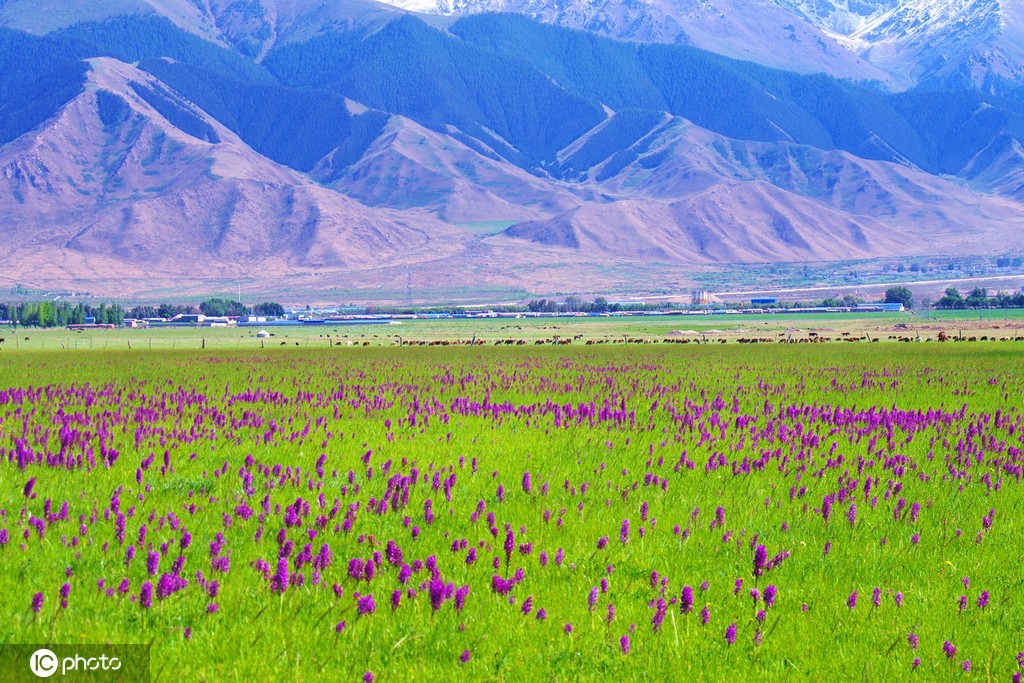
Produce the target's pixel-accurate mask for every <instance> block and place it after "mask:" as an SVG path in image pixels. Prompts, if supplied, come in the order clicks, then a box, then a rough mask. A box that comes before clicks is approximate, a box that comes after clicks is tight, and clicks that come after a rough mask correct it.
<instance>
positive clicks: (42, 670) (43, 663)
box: [28, 648, 59, 678]
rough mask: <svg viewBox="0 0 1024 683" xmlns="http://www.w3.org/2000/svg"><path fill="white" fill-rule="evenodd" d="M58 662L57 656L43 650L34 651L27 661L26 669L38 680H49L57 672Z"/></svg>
mask: <svg viewBox="0 0 1024 683" xmlns="http://www.w3.org/2000/svg"><path fill="white" fill-rule="evenodd" d="M58 665H59V660H58V659H57V655H55V654H53V652H52V651H50V650H47V649H45V648H43V649H40V650H36V651H35V652H33V653H32V657H31V658H30V659H29V660H28V668H30V669H32V673H34V674H35V675H36V676H39V678H49V677H50V676H52V675H53V674H55V673H56V672H57V668H58Z"/></svg>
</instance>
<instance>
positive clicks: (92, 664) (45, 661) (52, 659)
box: [28, 648, 121, 678]
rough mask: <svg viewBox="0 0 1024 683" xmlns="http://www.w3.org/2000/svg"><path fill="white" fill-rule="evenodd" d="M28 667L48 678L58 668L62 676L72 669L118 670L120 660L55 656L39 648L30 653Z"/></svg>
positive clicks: (113, 658) (40, 676) (102, 656)
mask: <svg viewBox="0 0 1024 683" xmlns="http://www.w3.org/2000/svg"><path fill="white" fill-rule="evenodd" d="M28 666H29V669H31V670H32V673H34V674H35V675H36V676H38V677H39V678H49V677H50V676H52V675H53V674H55V673H57V669H60V673H61V675H62V676H64V675H66V674H67V673H68V672H72V671H118V670H119V669H120V668H121V660H120V659H118V658H117V657H108V656H107V655H105V654H104V655H101V656H99V657H82V656H81V655H75V656H74V657H64V658H63V659H61V658H59V657H57V655H55V654H54V653H53V651H52V650H47V649H46V648H40V649H39V650H36V651H35V652H33V653H32V656H31V657H30V658H29V661H28Z"/></svg>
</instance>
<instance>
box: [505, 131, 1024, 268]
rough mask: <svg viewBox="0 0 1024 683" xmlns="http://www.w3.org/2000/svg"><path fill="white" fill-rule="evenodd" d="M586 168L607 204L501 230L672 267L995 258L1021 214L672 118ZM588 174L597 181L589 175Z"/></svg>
mask: <svg viewBox="0 0 1024 683" xmlns="http://www.w3.org/2000/svg"><path fill="white" fill-rule="evenodd" d="M623 156H624V155H623V154H622V153H620V154H619V155H617V156H616V157H613V158H611V159H609V160H606V161H603V162H601V163H600V164H598V165H597V166H595V167H594V168H592V169H591V170H590V172H589V177H590V178H591V180H590V187H592V188H593V189H594V191H595V192H597V191H600V192H602V193H604V195H605V196H606V197H607V198H608V199H610V200H611V201H608V202H605V203H596V204H595V203H590V204H587V205H584V206H581V207H580V208H577V209H574V210H570V211H566V212H563V213H562V214H560V215H558V216H555V217H553V218H551V219H548V220H541V221H532V222H526V223H521V224H518V225H514V226H512V227H510V228H509V229H508V230H506V231H505V232H504V234H503V235H502V236H501V237H500V238H495V239H494V242H495V243H496V244H497V243H505V241H506V240H508V239H512V240H526V241H529V242H532V243H534V244H538V245H544V246H549V247H551V246H561V247H564V248H566V249H571V250H573V251H574V252H576V253H581V254H582V253H585V254H593V253H603V254H605V255H607V256H616V255H617V256H620V257H622V258H633V259H651V258H653V259H657V260H667V261H676V262H694V263H710V262H767V261H797V260H815V261H817V260H834V259H850V258H870V257H876V256H894V255H910V254H923V253H933V254H949V253H963V252H967V253H996V252H1002V251H1005V250H1007V249H1013V248H1019V247H1021V246H1024V235H1022V234H1021V230H1020V228H1021V227H1024V211H1022V207H1021V206H1020V205H1019V204H1017V203H1015V202H1013V201H1011V200H1010V199H1008V198H1005V197H993V196H986V195H979V194H975V193H972V192H970V191H968V190H966V189H964V188H962V187H961V186H959V185H956V184H954V183H952V182H949V181H947V180H944V179H942V178H938V177H935V176H932V175H929V174H926V173H923V172H920V171H917V170H915V169H913V168H908V167H906V166H901V165H899V164H893V163H887V162H877V161H867V160H864V159H860V158H858V157H854V156H852V155H850V154H847V153H844V152H837V151H822V150H819V149H816V148H812V147H807V146H802V145H793V144H781V143H776V144H763V143H754V142H741V141H736V140H731V139H728V138H724V137H722V136H720V135H716V134H714V133H711V132H709V131H707V130H704V129H702V128H699V127H697V126H694V125H693V124H691V123H689V122H687V121H685V120H683V119H679V118H673V119H670V120H668V121H666V122H665V123H664V124H663V125H661V126H658V127H656V128H655V129H654V130H653V131H652V132H651V133H650V134H649V135H647V136H646V137H644V138H643V139H641V140H639V141H638V142H637V143H636V144H635V145H634V146H633V147H632V148H631V149H630V150H629V152H628V154H626V155H625V158H627V159H629V160H631V161H630V163H626V164H624V163H622V161H621V159H622V158H623ZM598 179H600V180H598Z"/></svg>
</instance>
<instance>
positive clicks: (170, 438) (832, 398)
mask: <svg viewBox="0 0 1024 683" xmlns="http://www.w3.org/2000/svg"><path fill="white" fill-rule="evenodd" d="M637 324H638V325H639V324H640V323H637ZM644 324H649V323H644ZM577 329H583V328H577ZM548 331H549V330H539V329H538V330H536V333H538V334H541V333H547V332H548ZM195 332H196V333H195V334H194V335H191V336H189V335H185V334H181V333H180V332H178V333H177V334H176V335H174V337H173V340H172V341H174V342H175V343H177V342H182V343H184V342H185V341H187V342H188V343H189V345H190V346H192V347H193V348H191V349H189V350H181V349H178V350H174V351H171V350H160V351H154V352H152V353H143V352H139V353H134V352H133V353H127V352H125V351H123V350H110V349H108V350H106V351H102V350H96V349H95V342H94V352H93V353H80V354H68V353H66V352H62V351H59V350H57V351H50V350H47V351H34V352H32V353H7V352H6V351H5V352H4V353H0V454H2V455H4V456H5V457H3V458H2V461H0V591H2V593H3V595H4V596H5V598H4V600H3V601H0V617H2V620H3V623H4V628H3V629H2V630H0V643H42V642H46V643H86V642H105V641H111V642H115V643H140V642H142V643H151V648H152V667H151V671H152V675H153V679H154V680H172V679H181V680H211V681H221V680H239V681H244V680H295V681H304V680H318V679H331V680H360V679H363V677H364V676H365V674H366V673H367V672H369V673H372V674H373V676H374V677H375V678H376V680H379V681H389V680H395V681H399V680H402V681H404V680H414V679H415V680H515V679H520V680H578V679H588V680H596V679H607V678H609V677H611V678H614V679H619V680H639V679H640V678H641V676H643V677H645V678H647V677H649V675H650V672H655V671H658V672H671V673H666V674H665V676H667V677H670V678H675V679H677V680H691V679H692V680H696V679H708V680H737V681H739V680H781V679H788V678H791V677H795V678H797V679H813V680H838V679H843V678H849V677H857V678H863V679H867V680H904V679H907V678H912V677H913V676H916V677H918V678H920V679H921V680H939V679H951V678H953V677H954V676H960V675H964V672H965V670H966V669H970V671H971V675H973V676H976V677H985V678H986V679H988V678H993V679H995V680H1009V679H1010V676H1011V674H1012V673H1013V672H1014V671H1017V670H1018V663H1017V661H1016V659H1015V657H1016V656H1017V654H1016V653H1017V652H1018V650H1019V649H1020V646H1021V643H1020V640H1019V636H1020V629H1019V628H1018V626H1019V625H1020V624H1021V623H1024V603H1022V602H1021V599H1020V595H1021V589H1022V588H1024V585H1022V579H1021V575H1020V564H1021V561H1022V559H1024V557H1022V555H1021V549H1020V543H1019V539H1020V538H1021V537H1022V535H1024V514H1022V513H1024V489H1022V484H1021V482H1022V473H1024V414H1022V413H1021V411H1020V408H1019V405H1018V404H1019V401H1018V400H1017V399H1018V397H1019V396H1020V395H1021V393H1022V392H1024V384H1022V382H1024V379H1022V378H1024V356H1022V355H1021V354H1020V352H1019V350H1018V348H1017V347H1016V346H1013V345H1006V344H989V345H979V344H976V345H966V344H956V345H954V344H941V345H940V344H931V345H923V344H920V345H918V344H915V345H900V344H890V345H885V346H882V345H875V344H854V345H839V344H834V345H813V346H811V345H807V346H792V345H786V346H770V347H752V346H741V345H739V344H733V345H726V346H720V345H701V346H699V347H695V346H691V347H684V348H679V347H669V346H664V345H661V346H653V345H651V346H646V345H645V346H640V347H627V346H616V347H580V346H574V347H569V348H562V347H559V348H552V347H543V348H536V347H533V346H529V347H519V348H494V347H487V348H465V347H462V348H431V349H424V348H387V349H381V348H361V347H360V348H348V347H344V348H335V347H332V348H331V349H328V348H326V345H325V346H324V347H323V348H309V347H308V346H306V347H300V348H297V349H296V348H294V346H292V347H291V348H290V349H289V350H288V351H287V352H284V351H282V352H279V353H270V352H268V351H265V350H259V349H252V348H250V349H247V350H223V349H217V350H211V349H209V348H208V349H207V350H206V351H202V350H198V349H196V348H194V347H195V342H196V341H198V340H199V339H201V336H200V332H199V331H195ZM524 332H525V330H524ZM170 336H171V335H170V333H168V337H170ZM98 338H99V337H98V336H97V337H95V339H98ZM112 338H117V339H123V338H124V337H123V336H120V333H119V336H117V337H112ZM52 339H56V336H54V337H52ZM224 343H227V340H226V339H225V340H224ZM133 346H134V344H133ZM883 349H884V351H883ZM26 675H27V674H26Z"/></svg>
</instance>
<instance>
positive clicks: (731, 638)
mask: <svg viewBox="0 0 1024 683" xmlns="http://www.w3.org/2000/svg"><path fill="white" fill-rule="evenodd" d="M725 642H727V643H728V644H729V645H732V644H733V643H735V642H736V622H735V621H734V622H732V623H731V624H729V626H728V628H726V629H725Z"/></svg>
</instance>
